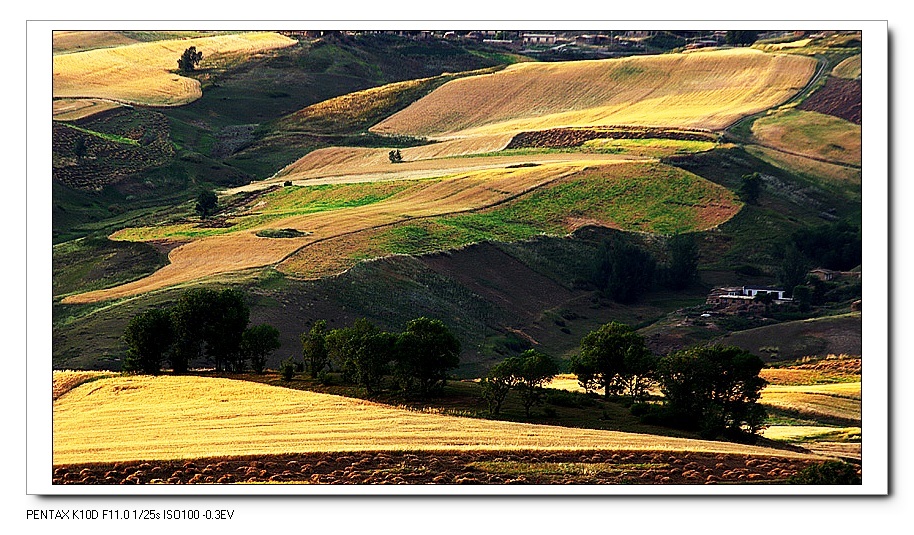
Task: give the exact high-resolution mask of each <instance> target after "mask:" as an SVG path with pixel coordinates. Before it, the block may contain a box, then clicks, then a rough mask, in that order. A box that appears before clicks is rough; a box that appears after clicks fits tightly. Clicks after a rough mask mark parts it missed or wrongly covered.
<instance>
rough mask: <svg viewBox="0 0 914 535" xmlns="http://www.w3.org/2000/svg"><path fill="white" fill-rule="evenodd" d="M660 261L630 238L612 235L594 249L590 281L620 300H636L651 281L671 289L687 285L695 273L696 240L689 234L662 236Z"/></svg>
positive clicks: (626, 302)
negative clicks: (596, 249)
mask: <svg viewBox="0 0 914 535" xmlns="http://www.w3.org/2000/svg"><path fill="white" fill-rule="evenodd" d="M663 246H664V251H663V253H664V256H665V259H664V261H663V262H659V263H658V261H657V259H656V258H655V257H654V255H653V254H652V253H651V252H650V251H648V250H647V249H645V248H642V247H639V246H638V245H636V244H635V243H633V242H632V241H631V240H630V239H628V238H625V237H622V236H621V235H616V236H614V237H613V238H611V239H609V240H607V241H606V242H605V243H603V244H602V245H601V247H600V250H599V252H598V253H597V263H596V267H595V270H594V278H593V281H594V283H595V284H596V285H597V287H598V288H599V289H600V290H601V291H602V292H603V293H604V294H606V295H607V296H609V297H610V298H611V299H613V300H614V301H616V302H619V303H623V304H631V303H634V302H636V301H637V300H638V298H639V297H640V296H641V294H643V293H644V292H646V291H648V290H650V289H651V288H653V287H654V285H655V284H657V285H660V286H662V287H664V288H669V289H672V290H682V289H684V288H687V287H688V286H689V285H691V284H692V283H693V282H695V280H696V278H697V277H698V244H697V243H696V242H695V238H694V236H693V235H691V234H677V235H675V236H670V237H668V238H666V240H665V242H664V244H663Z"/></svg>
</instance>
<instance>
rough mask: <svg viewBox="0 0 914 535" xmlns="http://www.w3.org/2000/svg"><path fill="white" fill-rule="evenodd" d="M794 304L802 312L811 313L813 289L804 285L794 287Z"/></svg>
mask: <svg viewBox="0 0 914 535" xmlns="http://www.w3.org/2000/svg"><path fill="white" fill-rule="evenodd" d="M792 295H793V302H794V304H795V305H797V308H799V309H800V312H809V309H810V308H811V305H812V297H813V288H812V287H810V286H806V285H804V284H798V285H797V286H794V287H793V292H792Z"/></svg>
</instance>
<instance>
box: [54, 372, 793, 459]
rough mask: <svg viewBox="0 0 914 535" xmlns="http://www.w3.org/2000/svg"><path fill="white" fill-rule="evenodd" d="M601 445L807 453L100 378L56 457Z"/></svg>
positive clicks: (145, 379) (207, 384) (60, 404)
mask: <svg viewBox="0 0 914 535" xmlns="http://www.w3.org/2000/svg"><path fill="white" fill-rule="evenodd" d="M385 450H386V451H398V450H399V451H402V450H412V451H422V450H437V451H455V450H458V451H473V450H508V451H512V450H541V451H545V450H556V451H562V450H601V451H641V452H647V451H650V452H653V453H658V452H660V453H662V452H674V451H690V452H698V453H712V454H739V455H749V456H774V457H779V458H788V459H790V458H796V459H804V458H809V457H808V456H805V455H802V454H798V453H793V452H790V451H783V450H774V449H769V448H762V447H754V446H746V445H740V444H734V443H727V442H713V441H702V440H690V439H680V438H673V437H658V436H652V435H641V434H634V433H622V432H614V431H597V430H589V429H572V428H565V427H555V426H548V425H534V424H522V423H511V422H496V421H490V420H482V419H474V418H462V417H456V416H446V415H442V414H434V413H426V412H417V411H411V410H405V409H400V408H396V407H392V406H388V405H381V404H377V403H372V402H368V401H364V400H357V399H352V398H345V397H340V396H333V395H329V394H319V393H314V392H304V391H298V390H291V389H286V388H282V387H273V386H267V385H261V384H254V383H250V382H246V381H236V380H230V379H219V378H201V377H173V376H159V377H151V376H134V377H111V378H104V379H97V380H95V381H92V382H90V383H86V384H82V385H79V386H77V387H76V388H73V389H72V390H70V391H69V392H67V393H66V394H64V395H62V396H60V397H59V398H58V399H57V400H56V401H55V403H54V464H55V465H66V464H76V463H92V462H117V461H140V460H176V459H195V458H207V457H227V456H246V455H275V454H288V453H308V452H345V451H353V452H357V451H385Z"/></svg>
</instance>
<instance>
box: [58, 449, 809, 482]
mask: <svg viewBox="0 0 914 535" xmlns="http://www.w3.org/2000/svg"><path fill="white" fill-rule="evenodd" d="M814 462H818V461H817V460H813V459H786V458H782V457H769V456H763V455H739V454H736V455H734V454H724V453H716V454H711V453H696V452H686V453H679V452H643V451H603V450H591V451H515V450H510V451H435V452H431V451H362V452H347V453H345V454H342V455H341V454H339V453H330V454H327V453H302V454H295V455H291V454H290V455H258V456H251V457H231V458H200V459H192V460H189V461H151V462H116V463H114V462H106V463H93V464H69V465H61V466H56V467H55V469H54V479H53V484H55V485H73V484H75V485H124V484H126V485H143V484H168V485H188V484H189V485H193V484H262V483H273V484H301V485H327V484H338V485H428V484H441V485H615V484H628V485H631V484H640V485H689V484H690V485H699V484H734V483H739V484H778V483H785V482H786V480H787V478H789V477H790V476H792V475H794V474H796V473H797V472H798V471H800V470H802V469H803V468H805V467H806V466H809V465H810V464H812V463H814Z"/></svg>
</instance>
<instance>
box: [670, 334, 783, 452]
mask: <svg viewBox="0 0 914 535" xmlns="http://www.w3.org/2000/svg"><path fill="white" fill-rule="evenodd" d="M763 366H764V363H763V362H762V359H760V358H759V357H757V356H755V355H753V354H751V353H749V352H748V351H746V350H744V349H741V348H738V347H733V346H704V347H701V346H699V347H693V348H689V349H685V350H683V351H677V352H675V353H671V354H669V355H666V356H664V357H663V358H661V359H660V362H659V363H658V380H659V382H660V389H661V391H662V392H663V395H664V406H665V409H666V411H667V414H668V416H669V419H670V420H671V421H675V422H677V423H678V424H679V425H680V426H681V427H684V428H689V429H697V430H699V431H701V434H702V436H704V437H705V438H715V437H717V436H719V435H722V434H727V435H730V436H744V435H745V434H754V433H756V432H757V431H758V430H759V429H761V427H762V423H763V422H764V419H765V416H766V415H765V410H764V409H763V408H762V406H761V405H759V404H758V400H759V397H760V396H761V391H762V388H764V387H765V385H766V384H767V382H766V381H765V380H764V379H762V378H761V377H759V372H760V371H761V370H762V367H763Z"/></svg>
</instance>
